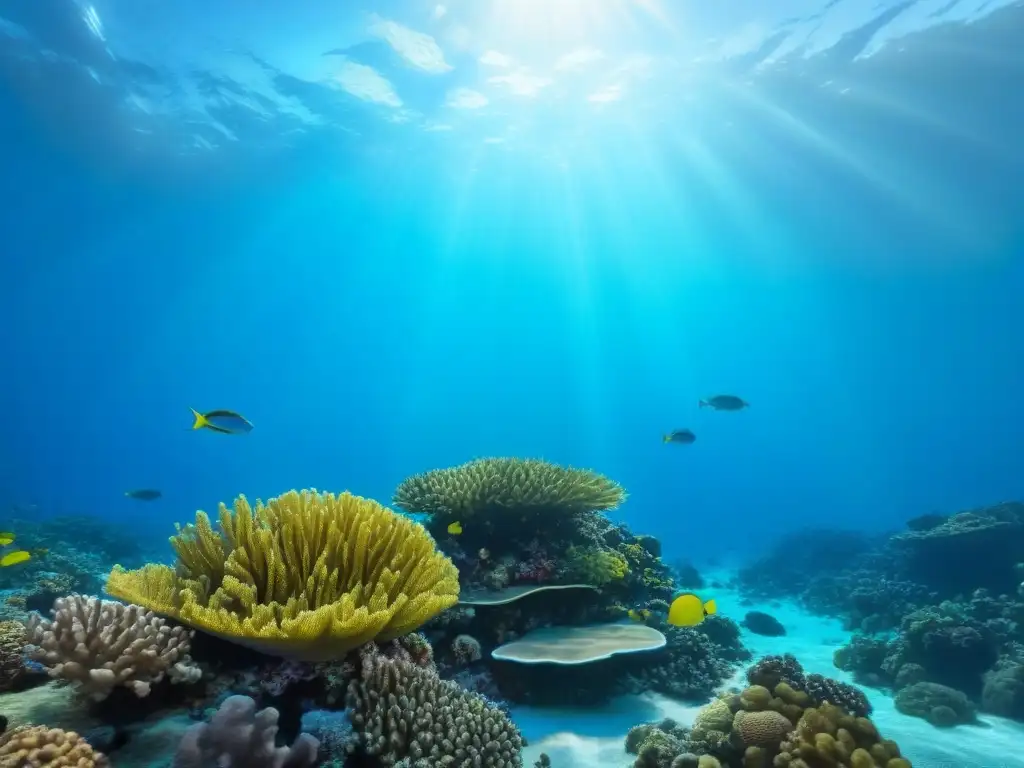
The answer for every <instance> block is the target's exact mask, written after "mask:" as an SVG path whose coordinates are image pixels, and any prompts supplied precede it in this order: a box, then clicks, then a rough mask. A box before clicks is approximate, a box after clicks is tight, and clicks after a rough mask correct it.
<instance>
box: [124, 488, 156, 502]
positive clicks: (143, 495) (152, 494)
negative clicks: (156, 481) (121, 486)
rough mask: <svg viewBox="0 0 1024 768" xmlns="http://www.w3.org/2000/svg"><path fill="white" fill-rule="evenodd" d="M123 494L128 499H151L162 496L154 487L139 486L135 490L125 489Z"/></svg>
mask: <svg viewBox="0 0 1024 768" xmlns="http://www.w3.org/2000/svg"><path fill="white" fill-rule="evenodd" d="M124 495H125V496H127V497H128V498H129V499H138V500H139V501H153V500H155V499H159V498H160V497H161V496H163V494H162V493H161V492H160V491H158V490H156V489H155V488H140V489H139V490H137V491H125V493H124Z"/></svg>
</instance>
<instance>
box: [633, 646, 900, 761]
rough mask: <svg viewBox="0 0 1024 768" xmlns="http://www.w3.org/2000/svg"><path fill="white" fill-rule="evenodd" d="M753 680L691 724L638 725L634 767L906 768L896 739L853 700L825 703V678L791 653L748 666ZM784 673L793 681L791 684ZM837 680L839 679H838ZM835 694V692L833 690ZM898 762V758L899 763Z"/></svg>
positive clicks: (716, 703)
mask: <svg viewBox="0 0 1024 768" xmlns="http://www.w3.org/2000/svg"><path fill="white" fill-rule="evenodd" d="M747 677H748V679H752V680H753V679H757V680H763V681H765V682H767V683H772V682H773V681H774V685H773V686H772V687H767V686H765V685H761V684H757V683H755V684H752V685H750V686H749V687H747V688H746V689H744V690H743V691H742V692H741V693H739V694H738V695H727V696H723V697H720V698H718V699H715V700H713V701H712V702H711V703H710V704H708V705H707V706H706V707H704V708H703V709H702V710H701V711H700V712H699V713H698V714H697V717H696V718H695V719H694V723H693V728H692V729H691V730H690V731H689V732H687V731H686V730H685V729H679V728H676V727H675V724H674V723H671V722H669V723H659V724H648V725H644V726H637V727H636V728H633V729H632V730H631V731H630V733H629V736H628V737H627V740H626V750H627V751H628V752H630V753H631V754H636V755H637V760H636V762H635V764H634V765H635V766H636V767H637V768H680V766H683V765H686V766H695V767H697V768H699V767H700V766H719V767H720V768H721V767H723V766H727V767H728V768H767V766H776V767H777V768H786V766H790V767H791V768H838V767H839V766H843V767H844V768H879V767H884V768H909V766H910V763H909V762H908V761H906V760H905V759H904V758H902V757H901V756H900V751H899V748H898V747H897V746H896V744H895V743H893V742H891V741H887V740H884V739H882V737H881V736H880V735H879V733H878V730H877V728H876V727H875V725H874V723H872V722H871V720H869V719H868V718H867V717H866V716H864V715H863V714H858V713H857V712H856V711H853V710H851V709H849V708H847V705H851V704H852V705H853V706H854V707H856V708H857V709H859V710H861V711H863V706H862V704H861V703H860V702H858V701H856V700H855V697H852V696H850V695H849V692H844V693H845V694H846V695H844V696H842V697H840V698H842V702H839V703H830V702H828V701H822V700H821V696H822V692H821V690H820V689H821V687H822V681H821V680H819V679H816V676H813V675H807V676H805V675H804V673H803V669H802V667H801V666H800V663H799V662H798V661H797V660H796V658H794V657H792V656H773V657H765V658H763V659H761V660H760V661H758V662H757V663H756V664H754V665H753V666H751V667H750V668H749V669H748V670H747ZM782 678H787V679H788V680H791V681H793V682H786V681H784V680H782ZM833 682H834V681H833ZM833 693H834V691H833ZM894 761H895V762H894Z"/></svg>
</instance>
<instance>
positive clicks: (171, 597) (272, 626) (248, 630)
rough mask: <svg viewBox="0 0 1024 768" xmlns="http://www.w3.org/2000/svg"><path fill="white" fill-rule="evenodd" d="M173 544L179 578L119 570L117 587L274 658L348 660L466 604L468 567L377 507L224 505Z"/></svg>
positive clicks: (163, 571) (355, 502)
mask: <svg viewBox="0 0 1024 768" xmlns="http://www.w3.org/2000/svg"><path fill="white" fill-rule="evenodd" d="M219 519H220V529H221V532H219V533H217V532H214V530H213V529H212V527H211V526H210V521H209V518H208V517H207V516H206V514H205V513H203V512H197V513H196V522H195V525H188V526H186V527H185V528H184V529H179V533H178V535H176V536H173V537H171V544H172V546H173V547H174V549H175V551H176V552H177V555H178V565H177V571H175V569H173V568H170V567H168V566H164V565H153V564H151V565H147V566H145V567H144V568H142V569H140V570H137V571H125V570H124V569H122V568H120V567H119V566H115V568H114V570H113V571H112V572H111V574H110V578H109V580H108V581H107V591H108V592H109V593H110V594H112V595H115V596H116V597H120V598H122V599H125V600H130V601H132V602H136V603H139V604H141V605H145V606H147V607H149V608H152V609H153V610H155V611H157V612H159V613H163V614H166V615H169V616H173V617H174V618H176V619H177V620H178V621H181V622H183V623H185V624H188V625H190V626H192V627H195V628H198V629H202V630H204V631H206V632H209V633H211V634H215V635H218V636H220V637H223V638H225V639H227V640H231V641H233V642H237V643H239V644H241V645H247V646H250V647H253V648H255V649H257V650H260V651H263V652H265V653H270V654H272V655H280V656H286V657H292V658H296V659H300V660H305V661H324V660H329V659H332V658H339V657H340V656H343V655H344V654H345V653H347V652H348V651H350V650H352V649H354V648H357V647H359V646H361V645H363V644H364V643H366V642H368V641H370V640H373V639H377V640H390V639H393V638H396V637H400V636H402V635H404V634H406V633H409V632H412V631H413V630H415V629H417V628H418V627H419V626H421V625H422V624H423V623H425V622H426V621H428V620H429V619H431V618H432V617H434V616H436V615H437V614H439V613H441V612H442V611H443V610H445V609H446V608H450V607H451V606H453V605H455V603H456V602H457V601H458V595H459V583H458V571H457V570H456V569H455V566H454V565H453V564H452V562H451V560H449V559H448V558H446V557H445V556H444V555H442V554H441V553H439V552H438V551H437V550H436V549H435V546H434V542H433V540H432V539H431V538H430V536H429V535H428V534H427V532H426V531H425V530H424V529H423V527H422V526H420V525H418V524H417V523H414V522H413V521H411V520H409V519H408V518H405V517H402V516H401V515H397V514H395V513H394V512H392V511H391V510H389V509H386V508H385V507H382V506H381V505H380V504H377V503H376V502H374V501H371V500H368V499H363V498H360V497H358V496H353V495H351V494H349V493H343V494H341V495H339V496H335V495H334V494H329V493H328V494H321V493H317V492H316V491H301V492H296V491H290V492H288V493H286V494H284V495H283V496H280V497H278V498H276V499H271V500H270V501H269V502H267V503H266V504H263V503H261V502H257V504H256V509H255V510H253V509H252V508H251V507H250V506H249V503H248V501H246V499H245V497H244V496H240V497H239V498H238V499H237V500H236V501H235V505H234V511H233V512H232V511H230V510H228V508H227V507H226V506H225V505H223V504H221V505H220V513H219Z"/></svg>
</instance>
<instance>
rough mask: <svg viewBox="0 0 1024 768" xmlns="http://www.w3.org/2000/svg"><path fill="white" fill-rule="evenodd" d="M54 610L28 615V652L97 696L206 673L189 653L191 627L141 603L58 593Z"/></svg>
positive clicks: (139, 691)
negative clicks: (47, 614)
mask: <svg viewBox="0 0 1024 768" xmlns="http://www.w3.org/2000/svg"><path fill="white" fill-rule="evenodd" d="M50 614H51V616H52V617H53V618H52V619H44V618H43V617H42V616H39V615H37V614H33V615H32V617H31V618H30V619H29V621H28V624H27V626H26V629H27V641H28V643H29V646H28V647H27V651H28V655H29V657H30V658H32V659H34V660H35V661H37V662H39V663H40V664H42V665H43V666H45V667H47V669H48V670H49V674H50V676H51V677H54V678H58V679H60V680H66V681H68V682H71V683H74V684H76V685H77V686H78V688H79V689H80V690H81V691H82V692H83V693H85V694H87V695H88V696H90V697H91V698H93V699H96V700H100V699H105V698H106V697H107V696H109V695H110V692H111V691H112V690H113V689H114V688H116V687H117V686H119V685H121V686H124V687H126V688H129V689H131V690H132V691H133V692H134V693H135V695H136V696H138V697H140V698H141V697H143V696H148V695H149V691H150V686H151V685H152V684H153V683H157V682H159V681H160V680H162V679H163V678H164V675H165V674H166V675H168V676H169V677H170V679H171V682H172V683H177V682H195V681H196V680H198V679H199V677H200V676H201V674H202V673H201V671H200V670H199V668H198V667H196V666H195V665H194V664H193V663H192V660H191V658H190V657H189V655H188V652H189V643H190V641H191V639H192V632H191V630H188V629H186V628H184V627H177V626H174V627H172V626H171V625H169V624H168V623H167V622H166V621H165V620H164V619H161V618H160V617H158V616H157V615H156V614H154V613H153V612H152V611H147V610H146V609H144V608H140V607H139V606H137V605H124V604H123V603H118V602H116V601H112V600H100V599H99V598H95V597H84V596H82V595H71V596H70V597H66V598H65V597H62V598H58V599H57V600H56V601H55V602H54V604H53V610H51V611H50Z"/></svg>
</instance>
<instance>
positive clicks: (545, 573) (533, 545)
mask: <svg viewBox="0 0 1024 768" xmlns="http://www.w3.org/2000/svg"><path fill="white" fill-rule="evenodd" d="M554 573H555V561H554V560H553V559H552V558H551V557H550V556H549V555H548V554H547V552H546V551H545V549H544V547H543V546H542V545H541V543H540V542H539V541H538V540H537V539H534V540H533V541H531V542H530V543H529V544H527V545H526V557H525V558H524V559H523V560H521V561H520V562H519V563H517V564H516V580H517V581H536V582H537V583H541V582H544V581H547V580H548V579H550V578H551V577H552V576H553V575H554Z"/></svg>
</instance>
